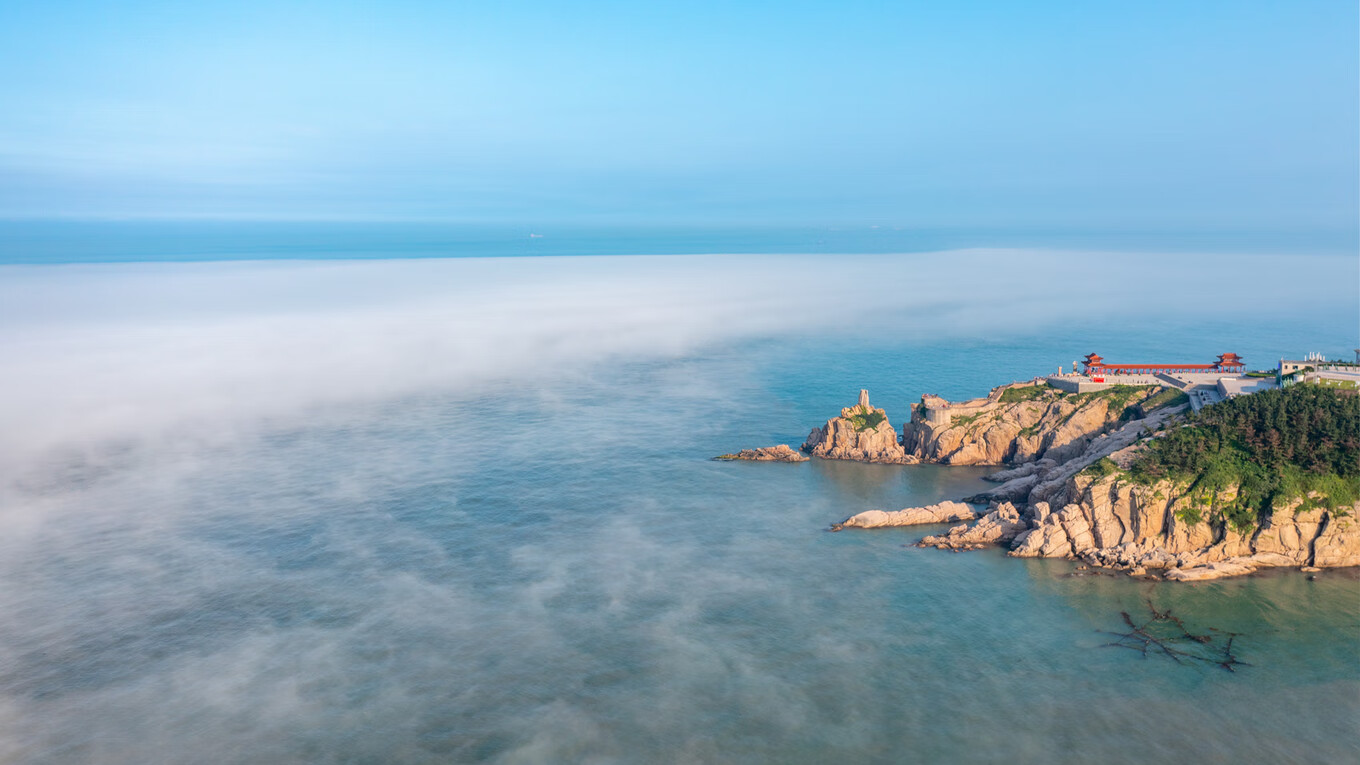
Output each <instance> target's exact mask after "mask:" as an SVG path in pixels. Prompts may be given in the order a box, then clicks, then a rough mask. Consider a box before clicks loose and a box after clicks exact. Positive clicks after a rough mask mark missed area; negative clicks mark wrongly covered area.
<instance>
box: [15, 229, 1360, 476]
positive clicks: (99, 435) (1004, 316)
mask: <svg viewBox="0 0 1360 765" xmlns="http://www.w3.org/2000/svg"><path fill="white" fill-rule="evenodd" d="M1356 300H1357V295H1356V263H1355V262H1354V261H1353V259H1349V258H1328V257H1300V258H1283V257H1266V256H1239V257H1228V256H1198V257H1187V256H1160V255H1129V254H1127V253H1124V254H1103V253H1056V252H1036V251H1020V250H968V251H958V252H944V253H933V254H915V255H899V256H883V255H856V256H839V257H836V256H770V255H741V256H666V257H561V258H484V259H449V260H407V261H362V262H354V261H347V262H330V261H297V262H282V263H279V262H271V263H267V262H231V263H206V264H205V263H167V264H101V265H75V266H9V267H0V358H3V359H4V375H3V378H2V379H0V422H4V423H5V427H4V428H3V431H0V466H3V468H4V469H3V471H0V472H3V473H11V472H12V471H14V470H16V469H22V468H21V465H20V463H22V462H25V461H26V460H27V459H28V458H33V457H37V456H41V455H44V454H47V453H49V452H51V451H52V450H54V449H73V448H74V449H81V448H85V447H88V446H92V445H96V444H99V443H101V442H107V441H120V442H126V441H139V440H146V439H155V438H158V437H160V436H163V435H166V434H169V433H175V432H187V433H195V434H197V435H198V436H203V435H205V434H210V433H213V432H223V431H227V430H230V429H232V428H237V427H249V426H251V425H252V424H253V423H256V422H258V421H260V420H261V418H271V419H276V418H292V417H298V416H311V415H314V414H315V413H316V412H317V411H319V410H320V409H323V408H325V407H328V406H337V405H344V404H348V403H353V402H373V401H382V400H385V399H390V398H393V397H399V396H404V395H409V394H416V393H422V392H455V393H456V392H464V391H466V392H476V391H478V390H481V389H484V388H485V387H486V386H488V385H492V384H503V383H505V382H507V381H525V382H533V383H534V384H537V385H543V384H547V383H548V382H550V381H551V380H552V379H553V378H556V377H559V376H563V375H572V374H578V373H581V372H582V371H583V370H586V369H587V368H588V366H589V365H590V364H591V363H592V362H597V361H599V360H602V359H606V358H616V357H621V356H652V357H655V356H674V355H681V354H685V353H689V352H693V351H695V350H697V349H701V348H703V347H705V346H707V345H711V344H714V343H723V342H729V341H736V340H743V339H749V338H755V337H762V336H773V335H779V334H786V333H809V332H829V333H844V332H850V333H859V334H864V335H869V336H874V335H881V334H887V333H892V334H893V335H895V336H897V337H899V338H905V339H907V340H909V341H910V340H911V339H913V338H921V339H922V340H925V339H928V338H934V337H938V336H940V335H942V334H944V335H947V334H958V335H965V336H966V335H985V336H996V335H1004V334H1006V333H1009V332H1012V331H1023V330H1030V329H1033V328H1035V327H1038V326H1043V325H1045V324H1049V323H1054V322H1073V321H1091V320H1108V319H1112V318H1115V319H1117V318H1120V317H1128V318H1130V319H1136V318H1137V317H1139V316H1147V315H1150V314H1156V315H1159V316H1173V317H1174V316H1183V317H1185V318H1186V320H1187V321H1192V320H1194V318H1195V317H1197V316H1208V315H1216V316H1221V315H1224V314H1231V313H1234V312H1236V313H1242V314H1243V315H1244V316H1258V317H1269V316H1271V315H1279V314H1280V313H1281V312H1284V311H1288V310H1290V307H1291V306H1297V305H1298V304H1300V302H1303V301H1306V302H1307V303H1309V304H1325V305H1335V306H1342V307H1345V306H1348V305H1353V304H1354V303H1355V302H1356Z"/></svg>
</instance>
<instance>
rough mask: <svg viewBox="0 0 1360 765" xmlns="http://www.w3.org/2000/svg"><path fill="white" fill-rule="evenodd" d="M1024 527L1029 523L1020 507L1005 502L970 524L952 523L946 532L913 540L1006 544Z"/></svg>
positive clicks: (962, 546)
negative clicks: (956, 524)
mask: <svg viewBox="0 0 1360 765" xmlns="http://www.w3.org/2000/svg"><path fill="white" fill-rule="evenodd" d="M1027 528H1029V524H1028V523H1026V522H1025V521H1024V519H1022V518H1021V517H1020V511H1018V510H1016V509H1015V506H1014V505H1012V504H1011V503H1009V502H1006V503H1004V504H1002V505H999V506H997V507H996V508H995V509H993V510H992V511H991V512H989V513H987V514H986V515H984V516H982V519H981V520H979V521H978V522H977V523H975V524H973V525H972V526H969V525H967V524H964V525H962V526H955V527H954V528H952V529H950V530H949V532H948V533H946V534H940V535H939V536H930V537H926V538H925V539H922V540H921V541H920V542H919V543H917V544H918V546H920V547H936V548H939V549H941V550H975V549H979V548H982V547H986V546H987V545H997V544H1007V543H1009V542H1010V541H1011V540H1012V539H1015V537H1016V536H1018V535H1019V534H1020V533H1021V532H1023V531H1024V530H1025V529H1027Z"/></svg>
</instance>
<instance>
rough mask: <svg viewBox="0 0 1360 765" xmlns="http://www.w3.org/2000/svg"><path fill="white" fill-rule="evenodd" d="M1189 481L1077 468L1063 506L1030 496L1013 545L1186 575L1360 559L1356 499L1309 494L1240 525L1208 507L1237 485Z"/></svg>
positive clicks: (1021, 550) (1029, 553)
mask: <svg viewBox="0 0 1360 765" xmlns="http://www.w3.org/2000/svg"><path fill="white" fill-rule="evenodd" d="M1188 489H1189V487H1188V486H1185V485H1181V484H1178V483H1176V482H1174V481H1169V480H1164V481H1158V482H1156V483H1152V484H1147V485H1145V484H1139V483H1136V482H1134V481H1132V480H1130V479H1129V477H1128V476H1127V475H1126V474H1124V473H1122V472H1117V473H1114V474H1112V475H1098V474H1082V475H1078V476H1075V477H1073V478H1072V479H1071V480H1070V481H1069V483H1068V487H1067V491H1066V495H1067V496H1068V497H1070V500H1071V501H1069V502H1068V503H1067V504H1066V505H1064V506H1063V507H1062V508H1061V509H1058V510H1054V509H1053V507H1052V506H1050V505H1049V503H1047V502H1042V501H1040V502H1035V503H1034V504H1033V505H1031V506H1030V508H1029V509H1028V512H1027V517H1026V521H1027V523H1028V526H1029V528H1028V529H1027V530H1025V531H1023V532H1021V533H1020V534H1018V535H1017V536H1016V537H1015V538H1014V540H1013V543H1012V549H1011V555H1014V556H1017V557H1047V558H1055V557H1072V558H1080V559H1082V560H1085V561H1086V562H1088V563H1090V564H1092V565H1097V566H1103V567H1107V568H1118V569H1126V570H1129V571H1132V572H1134V573H1139V574H1141V573H1145V572H1149V571H1161V572H1163V573H1164V574H1165V576H1166V578H1168V579H1182V580H1195V579H1212V578H1218V577H1220V576H1233V575H1237V574H1246V573H1250V572H1252V571H1254V570H1256V569H1258V568H1265V567H1273V566H1297V567H1301V568H1330V567H1338V566H1360V524H1357V522H1356V517H1357V515H1360V503H1357V504H1356V505H1346V506H1341V507H1336V508H1330V509H1329V508H1327V507H1326V506H1325V504H1323V503H1320V502H1319V499H1321V498H1319V497H1318V496H1316V495H1309V496H1307V497H1300V498H1298V499H1295V500H1293V501H1291V502H1288V503H1284V504H1283V505H1282V506H1280V507H1276V508H1274V509H1273V511H1272V512H1271V514H1270V515H1269V517H1267V518H1266V519H1264V520H1263V521H1262V522H1261V523H1260V524H1258V525H1247V526H1244V527H1238V526H1235V525H1234V524H1232V523H1230V522H1228V521H1225V520H1223V519H1222V518H1218V517H1214V516H1213V515H1212V514H1211V512H1210V511H1211V508H1213V507H1214V506H1215V505H1217V504H1218V503H1221V502H1228V501H1231V500H1232V498H1233V496H1232V495H1233V493H1234V490H1228V491H1225V492H1222V493H1219V494H1218V495H1215V496H1212V497H1204V496H1196V495H1195V494H1193V493H1191V492H1190V491H1189V490H1188ZM1206 515H1208V516H1209V517H1205V516H1206Z"/></svg>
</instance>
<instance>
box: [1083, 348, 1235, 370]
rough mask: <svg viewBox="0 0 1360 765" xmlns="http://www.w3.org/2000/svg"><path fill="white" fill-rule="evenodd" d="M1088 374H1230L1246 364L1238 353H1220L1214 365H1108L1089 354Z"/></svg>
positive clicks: (1087, 357) (1097, 356) (1098, 356)
mask: <svg viewBox="0 0 1360 765" xmlns="http://www.w3.org/2000/svg"><path fill="white" fill-rule="evenodd" d="M1085 364H1086V373H1087V374H1101V375H1103V374H1156V373H1158V372H1229V371H1240V370H1241V369H1242V367H1243V366H1244V364H1243V363H1242V357H1241V356H1238V355H1237V354H1236V353H1220V354H1218V358H1217V359H1216V360H1215V361H1214V363H1212V364H1106V363H1105V359H1103V358H1101V357H1100V355H1099V354H1095V353H1088V354H1087V355H1086V359H1085Z"/></svg>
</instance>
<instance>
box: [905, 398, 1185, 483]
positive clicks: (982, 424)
mask: <svg viewBox="0 0 1360 765" xmlns="http://www.w3.org/2000/svg"><path fill="white" fill-rule="evenodd" d="M1160 390H1161V389H1160V388H1157V387H1153V386H1147V387H1129V386H1117V387H1114V388H1110V389H1107V390H1103V391H1099V392H1095V393H1082V394H1069V393H1063V392H1061V391H1059V390H1057V389H1056V388H1051V387H1048V386H1047V385H1045V384H1043V383H1041V382H1037V381H1036V382H1035V383H1030V384H1024V385H1019V384H1017V385H1008V386H1002V387H1000V388H996V389H994V390H993V391H992V392H991V394H989V395H988V396H987V397H986V398H978V399H972V400H970V401H961V402H957V403H950V402H949V401H946V400H945V399H943V398H940V397H939V396H931V395H925V396H922V397H921V403H920V404H915V405H913V406H912V412H911V421H910V422H908V423H907V424H906V425H904V426H903V429H902V444H903V447H904V449H905V451H906V453H907V454H909V455H911V456H914V457H916V458H918V459H919V460H921V461H923V462H938V463H941V464H945V465H1002V464H1013V463H1026V462H1034V461H1036V460H1038V459H1040V458H1047V459H1050V460H1052V461H1053V462H1055V463H1060V462H1065V461H1067V460H1069V459H1071V458H1072V457H1075V456H1077V455H1080V454H1081V453H1082V452H1083V451H1084V450H1085V449H1086V447H1087V445H1088V444H1089V443H1090V441H1091V440H1092V439H1094V438H1096V437H1098V436H1100V435H1101V434H1103V433H1106V432H1108V431H1110V430H1112V429H1114V428H1115V427H1117V426H1118V425H1119V423H1120V422H1121V421H1124V420H1128V419H1132V418H1133V417H1136V416H1137V415H1139V414H1142V413H1143V409H1142V408H1141V406H1140V405H1141V404H1143V402H1145V401H1147V400H1148V399H1150V398H1152V397H1153V396H1154V395H1156V394H1157V392H1158V391H1160ZM1028 475H1029V474H1017V475H1014V476H1011V478H1013V479H1016V480H1018V479H1022V478H1026V477H1028Z"/></svg>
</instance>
